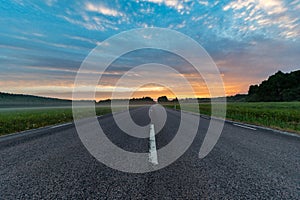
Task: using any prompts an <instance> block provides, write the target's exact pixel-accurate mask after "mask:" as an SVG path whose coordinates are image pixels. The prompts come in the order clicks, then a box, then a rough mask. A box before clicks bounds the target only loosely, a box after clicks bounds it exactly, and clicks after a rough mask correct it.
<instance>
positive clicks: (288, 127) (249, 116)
mask: <svg viewBox="0 0 300 200" xmlns="http://www.w3.org/2000/svg"><path fill="white" fill-rule="evenodd" d="M168 107H172V108H174V105H169V106H168ZM176 108H177V109H178V108H179V106H178V105H177V106H176ZM199 109H200V113H201V114H204V115H211V105H210V104H209V103H200V104H199ZM186 110H188V111H192V112H195V110H197V109H194V105H190V108H189V106H187V109H186ZM226 118H227V119H231V120H234V121H239V122H245V123H249V124H255V125H261V126H265V127H271V128H275V129H279V130H285V131H291V132H297V133H300V102H259V103H256V102H255V103H246V102H243V103H233V102H230V103H227V113H226Z"/></svg>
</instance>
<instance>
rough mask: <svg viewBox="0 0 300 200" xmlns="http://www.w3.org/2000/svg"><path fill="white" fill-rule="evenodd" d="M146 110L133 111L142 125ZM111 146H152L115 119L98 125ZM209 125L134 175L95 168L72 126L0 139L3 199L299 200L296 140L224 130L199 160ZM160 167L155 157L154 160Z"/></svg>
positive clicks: (171, 121) (172, 129)
mask: <svg viewBox="0 0 300 200" xmlns="http://www.w3.org/2000/svg"><path fill="white" fill-rule="evenodd" d="M148 111H149V107H142V108H137V109H133V110H131V116H132V118H133V119H134V121H135V122H136V123H137V124H139V125H147V124H149V122H150V118H149V115H148ZM167 116H168V118H167V121H166V125H165V127H164V128H163V129H162V130H161V131H160V132H159V133H158V134H157V135H156V137H155V139H156V148H157V149H160V148H162V147H163V146H165V145H167V144H168V143H169V142H170V141H171V140H172V138H173V137H174V134H175V133H176V130H177V129H178V124H179V121H180V113H179V112H178V111H174V110H167ZM99 122H100V124H101V125H102V128H103V130H104V132H105V133H106V134H107V136H108V138H109V139H110V140H111V141H112V142H113V143H115V144H116V145H118V146H119V147H121V148H123V149H125V150H127V151H132V152H148V151H149V138H139V139H138V138H134V137H132V136H129V135H127V134H124V133H123V132H122V131H121V130H120V129H118V127H117V126H116V124H115V123H114V120H113V118H112V115H105V116H102V117H100V118H99ZM208 125H209V120H208V119H204V118H201V119H200V126H199V129H198V133H197V136H196V138H195V140H194V142H193V143H192V145H191V146H190V148H189V149H188V150H187V151H186V152H185V153H184V154H183V156H181V157H180V158H179V159H178V160H176V161H175V162H174V163H172V164H171V165H169V166H167V167H165V168H163V169H160V170H158V171H154V172H149V173H144V174H132V173H124V172H120V171H117V170H114V169H111V168H109V167H107V166H105V165H104V164H102V163H100V162H98V161H97V160H96V159H95V158H94V157H93V156H91V155H90V154H89V152H88V151H87V150H86V148H85V147H84V146H83V144H82V143H81V141H80V139H79V137H78V135H77V133H76V129H75V127H74V124H68V125H66V126H58V127H52V128H51V127H50V128H45V129H40V130H34V131H32V133H30V132H27V133H26V134H27V135H28V136H24V135H23V136H22V137H19V136H15V137H13V138H12V137H10V138H7V137H5V138H1V139H0V199H40V198H43V199H57V198H62V199H70V198H74V199H163V198H164V199H249V198H251V199H300V138H299V137H293V136H288V135H284V134H279V133H274V132H272V131H266V130H261V129H257V130H254V129H248V128H245V127H241V126H237V125H233V124H232V123H225V126H224V129H223V132H222V135H221V137H220V139H219V141H218V143H217V144H216V146H215V148H214V149H213V150H212V151H211V152H210V154H209V155H208V156H207V157H205V158H204V159H199V157H198V153H199V149H200V146H201V144H202V141H203V138H204V136H205V133H206V130H207V128H208ZM158 162H159V157H158Z"/></svg>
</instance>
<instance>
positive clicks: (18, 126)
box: [0, 107, 111, 135]
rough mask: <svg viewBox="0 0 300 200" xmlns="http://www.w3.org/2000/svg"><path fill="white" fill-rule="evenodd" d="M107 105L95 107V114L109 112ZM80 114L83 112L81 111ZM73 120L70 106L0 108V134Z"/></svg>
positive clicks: (83, 114)
mask: <svg viewBox="0 0 300 200" xmlns="http://www.w3.org/2000/svg"><path fill="white" fill-rule="evenodd" d="M110 112H111V109H110V108H109V107H97V108H96V114H97V115H104V114H107V113H110ZM82 116H85V113H84V112H82ZM72 120H73V116H72V108H71V107H69V108H68V107H62V108H57V107H53V108H49V107H48V108H29V109H28V108H26V109H1V110H0V135H5V134H8V133H14V132H19V131H24V130H29V129H34V128H39V127H43V126H47V125H53V124H60V123H64V122H70V121H72Z"/></svg>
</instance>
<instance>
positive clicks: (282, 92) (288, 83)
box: [246, 70, 300, 102]
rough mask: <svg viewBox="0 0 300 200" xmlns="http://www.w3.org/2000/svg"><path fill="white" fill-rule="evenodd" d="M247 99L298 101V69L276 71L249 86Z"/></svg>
mask: <svg viewBox="0 0 300 200" xmlns="http://www.w3.org/2000/svg"><path fill="white" fill-rule="evenodd" d="M246 100H247V101H265V102H270V101H300V70H298V71H294V72H290V73H283V72H282V71H278V72H277V73H275V74H274V75H272V76H270V77H269V78H268V79H267V80H264V81H263V82H261V83H260V84H259V85H251V86H250V87H249V91H248V95H247V97H246Z"/></svg>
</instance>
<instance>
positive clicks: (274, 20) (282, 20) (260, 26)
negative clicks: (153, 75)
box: [223, 0, 300, 39]
mask: <svg viewBox="0 0 300 200" xmlns="http://www.w3.org/2000/svg"><path fill="white" fill-rule="evenodd" d="M223 10H224V11H225V12H226V11H230V10H232V12H233V14H234V19H233V20H234V22H236V23H241V22H239V20H242V21H244V22H245V23H244V24H245V25H244V26H243V25H240V26H241V27H240V31H242V32H244V33H247V32H249V31H257V32H258V31H260V32H265V36H266V37H273V36H274V35H278V36H279V37H281V38H286V39H288V38H297V37H298V36H299V35H300V30H299V29H297V26H299V23H298V22H297V18H294V17H293V16H291V14H290V12H289V9H288V7H287V6H286V4H285V1H282V0H237V1H232V2H230V3H228V4H227V5H225V6H224V7H223Z"/></svg>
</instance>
